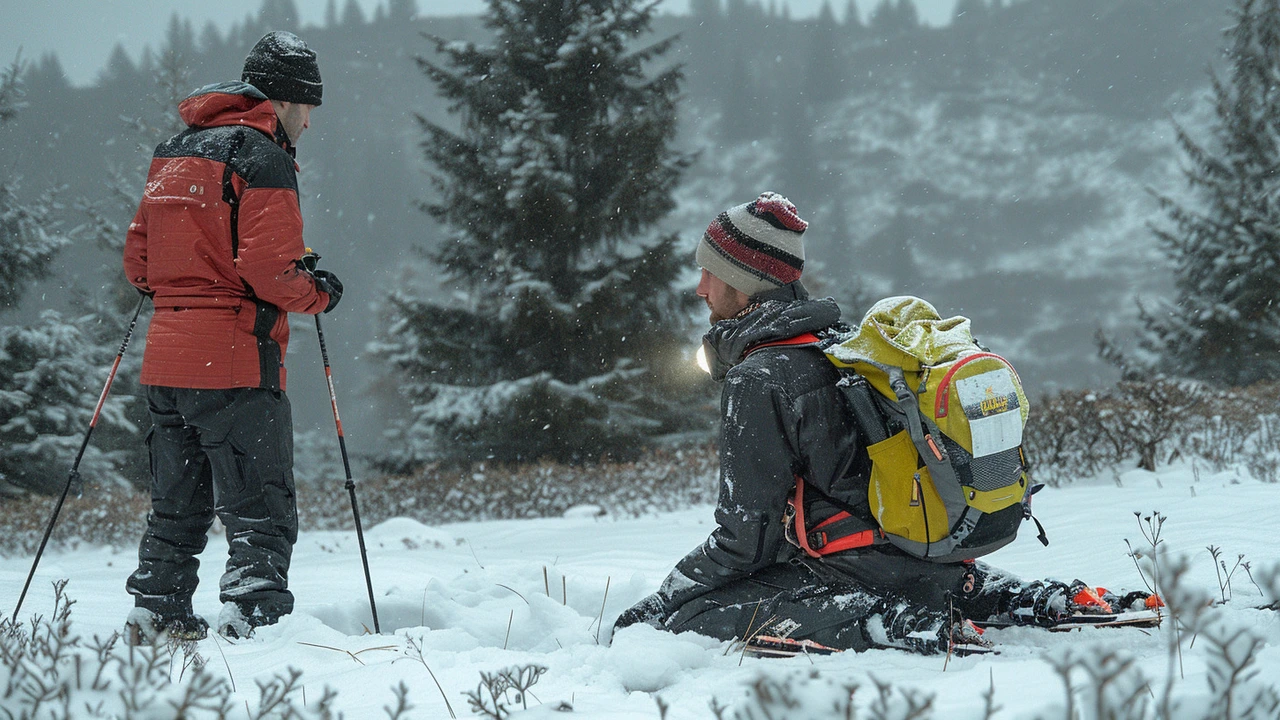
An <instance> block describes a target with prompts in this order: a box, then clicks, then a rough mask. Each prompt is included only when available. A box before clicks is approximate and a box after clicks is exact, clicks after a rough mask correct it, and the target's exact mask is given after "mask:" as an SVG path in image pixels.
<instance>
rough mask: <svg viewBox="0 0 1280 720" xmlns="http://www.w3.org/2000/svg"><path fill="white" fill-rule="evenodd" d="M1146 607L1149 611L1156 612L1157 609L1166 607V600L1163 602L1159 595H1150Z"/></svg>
mask: <svg viewBox="0 0 1280 720" xmlns="http://www.w3.org/2000/svg"><path fill="white" fill-rule="evenodd" d="M1146 606H1147V609H1148V610H1155V609H1156V608H1162V607H1164V600H1161V599H1160V596H1159V595H1155V594H1152V595H1148V596H1147V602H1146Z"/></svg>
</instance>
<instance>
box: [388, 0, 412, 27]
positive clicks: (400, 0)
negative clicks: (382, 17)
mask: <svg viewBox="0 0 1280 720" xmlns="http://www.w3.org/2000/svg"><path fill="white" fill-rule="evenodd" d="M387 16H388V17H389V18H390V19H391V20H392V21H394V22H409V21H410V20H413V19H414V18H416V17H418V0H389V2H388V3H387Z"/></svg>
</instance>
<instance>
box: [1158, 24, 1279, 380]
mask: <svg viewBox="0 0 1280 720" xmlns="http://www.w3.org/2000/svg"><path fill="white" fill-rule="evenodd" d="M1234 15H1235V19H1236V22H1235V24H1234V26H1233V27H1231V28H1230V29H1229V30H1227V35H1228V37H1229V38H1230V40H1229V46H1228V47H1227V49H1226V57H1227V60H1228V63H1229V65H1228V70H1227V73H1228V77H1227V78H1226V80H1223V79H1222V78H1220V77H1219V76H1217V75H1216V74H1215V75H1214V77H1213V100H1214V107H1215V110H1216V118H1215V120H1214V124H1213V127H1212V137H1211V139H1210V140H1209V142H1207V143H1203V144H1202V143H1200V142H1197V141H1196V140H1195V139H1193V138H1192V137H1191V135H1190V134H1189V133H1188V132H1187V131H1186V129H1185V128H1182V127H1178V128H1177V133H1178V142H1179V144H1180V145H1181V147H1182V149H1183V152H1184V153H1185V154H1186V157H1187V160H1188V163H1187V165H1186V168H1185V173H1186V177H1187V180H1188V182H1189V183H1190V186H1191V188H1192V189H1193V190H1194V191H1195V197H1196V199H1195V201H1194V203H1187V204H1184V203H1180V202H1178V201H1176V200H1174V199H1172V198H1170V197H1168V196H1160V198H1159V199H1160V204H1161V207H1162V209H1163V210H1164V212H1165V214H1166V215H1167V217H1168V220H1169V223H1168V224H1166V225H1162V226H1156V225H1153V230H1154V232H1155V233H1156V235H1157V236H1158V237H1159V239H1160V241H1161V243H1162V245H1163V246H1164V249H1165V252H1166V253H1167V255H1168V256H1169V258H1170V259H1171V260H1172V261H1173V263H1174V268H1175V279H1176V283H1177V293H1176V298H1175V299H1174V301H1173V302H1164V303H1161V304H1160V305H1159V306H1158V307H1155V308H1152V309H1151V310H1147V309H1142V310H1141V317H1142V321H1143V323H1144V325H1145V330H1146V333H1145V336H1144V338H1143V347H1144V349H1146V350H1148V351H1151V352H1153V353H1154V354H1155V357H1156V358H1157V364H1158V369H1159V370H1163V371H1165V372H1167V373H1169V374H1173V375H1184V376H1189V377H1192V378H1196V379H1199V380H1205V381H1209V382H1214V383H1219V384H1223V385H1231V386H1243V385H1249V384H1252V383H1255V382H1258V381H1263V380H1280V87H1278V86H1277V83H1276V78H1277V77H1280V0H1236V8H1234Z"/></svg>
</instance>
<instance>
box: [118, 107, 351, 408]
mask: <svg viewBox="0 0 1280 720" xmlns="http://www.w3.org/2000/svg"><path fill="white" fill-rule="evenodd" d="M179 112H180V113H181V115H182V119H183V121H185V122H186V123H187V125H188V126H189V127H188V128H187V129H186V130H184V131H183V132H181V133H179V134H177V135H175V136H174V137H172V138H170V139H169V140H167V141H165V142H163V143H161V144H160V145H159V146H158V147H157V148H156V151H155V155H154V156H153V158H152V161H151V169H150V172H149V173H148V176H147V185H146V189H145V190H144V192H143V196H142V202H141V203H140V204H139V206H138V212H137V214H136V215H135V217H134V220H133V222H132V223H131V224H130V226H129V233H128V236H127V237H126V239H125V249H124V270H125V274H126V277H127V278H128V279H129V282H131V283H132V284H133V285H134V286H135V287H137V288H138V289H139V290H142V291H144V292H151V293H154V300H155V315H154V317H153V318H152V320H151V326H150V329H149V330H148V332H147V346H146V351H145V353H144V355H143V360H142V382H143V383H144V384H147V385H164V386H169V387H184V388H208V389H220V388H234V387H264V388H270V389H280V390H283V389H284V388H285V370H284V357H285V352H286V349H287V348H288V344H289V324H288V313H290V312H301V313H307V314H316V313H319V312H321V311H322V310H324V308H325V307H326V306H327V305H328V303H329V296H328V294H327V293H325V292H323V291H320V290H318V289H317V288H316V284H315V281H314V280H313V279H312V278H311V276H310V275H309V274H307V273H306V272H304V271H302V270H300V269H299V268H298V266H297V263H296V262H295V261H296V260H298V259H299V258H300V257H302V254H303V253H304V252H305V250H306V248H305V245H304V244H303V240H302V213H301V211H300V210H299V207H298V181H297V166H296V165H295V163H294V160H293V155H292V153H291V152H290V150H289V149H288V140H287V139H286V137H285V135H284V132H283V130H282V129H281V128H280V126H279V121H278V120H277V118H276V115H275V111H274V109H273V108H272V106H271V103H270V101H268V100H267V99H266V97H265V96H264V95H263V94H262V93H261V92H259V91H258V90H257V89H255V88H253V87H252V86H250V85H246V84H244V83H238V82H237V83H221V84H218V85H210V86H208V87H204V88H201V89H200V90H197V91H196V92H195V93H192V95H191V96H190V97H188V98H187V99H186V100H184V101H182V103H181V105H179Z"/></svg>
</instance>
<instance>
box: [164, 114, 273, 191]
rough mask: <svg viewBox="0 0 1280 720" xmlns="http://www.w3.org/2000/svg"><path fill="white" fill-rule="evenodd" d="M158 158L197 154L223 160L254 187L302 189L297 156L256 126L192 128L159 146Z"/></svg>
mask: <svg viewBox="0 0 1280 720" xmlns="http://www.w3.org/2000/svg"><path fill="white" fill-rule="evenodd" d="M155 157H157V158H179V157H197V158H204V159H206V160H212V161H214V162H219V163H223V164H227V163H230V164H231V169H232V170H234V171H235V173H236V174H237V175H239V176H240V177H242V178H244V180H245V182H247V183H248V184H249V185H250V186H251V187H259V188H262V187H266V188H271V187H275V188H286V189H289V190H294V191H295V192H296V191H297V189H298V175H297V172H296V171H295V170H294V165H293V158H292V157H290V156H289V153H287V152H285V150H284V148H282V147H280V146H279V145H276V144H275V143H273V142H271V139H270V138H268V137H267V136H266V135H263V134H262V133H261V132H259V131H258V130H254V129H253V128H248V127H243V126H240V125H221V126H218V127H211V128H188V129H186V130H184V131H183V132H180V133H178V134H177V135H174V136H173V137H171V138H169V139H168V140H166V141H164V142H162V143H160V145H159V146H157V147H156V152H155Z"/></svg>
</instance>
